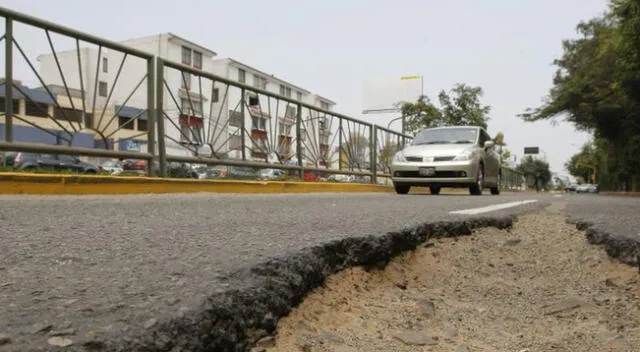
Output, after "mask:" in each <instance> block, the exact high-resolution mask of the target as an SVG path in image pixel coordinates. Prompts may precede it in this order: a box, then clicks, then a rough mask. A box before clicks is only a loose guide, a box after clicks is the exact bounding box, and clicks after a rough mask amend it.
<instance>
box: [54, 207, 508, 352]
mask: <svg viewBox="0 0 640 352" xmlns="http://www.w3.org/2000/svg"><path fill="white" fill-rule="evenodd" d="M515 221H516V216H515V215H513V216H511V215H508V216H490V217H470V218H465V219H461V220H452V221H438V222H429V223H424V224H422V225H419V226H415V227H412V228H406V229H403V230H400V231H396V232H389V233H386V234H384V235H369V236H364V237H349V238H344V239H340V240H334V241H331V242H328V243H326V244H323V245H319V246H314V247H308V248H305V249H303V250H300V251H297V252H293V253H290V254H289V255H284V256H281V257H278V258H274V259H270V260H267V261H265V262H262V263H260V264H257V265H255V266H252V267H246V268H243V269H240V270H239V271H236V272H234V273H232V274H231V275H229V276H227V277H225V278H224V279H223V280H222V283H223V284H222V285H221V287H222V286H224V288H220V289H218V290H216V291H214V292H212V294H211V295H210V296H209V297H208V298H207V299H206V300H205V301H204V302H202V303H200V304H199V305H197V306H195V307H193V309H191V310H189V311H186V312H185V311H182V312H180V313H178V314H172V315H167V316H165V317H159V319H158V322H157V324H155V325H154V326H153V327H151V328H143V327H139V328H137V329H135V330H132V331H130V332H129V333H127V334H126V335H120V336H115V335H114V336H105V339H104V340H102V341H85V342H81V341H78V343H77V344H74V345H72V346H69V347H67V348H65V351H101V352H107V351H109V352H111V351H132V352H133V351H135V352H138V351H144V352H178V351H191V352H198V351H248V350H250V349H251V347H252V346H253V345H254V344H255V342H256V341H258V340H259V339H261V338H263V337H266V336H269V335H272V334H273V333H274V332H275V330H276V324H277V322H278V320H279V319H280V318H282V317H285V316H287V315H288V314H289V312H290V311H291V310H292V309H293V308H294V307H296V306H298V305H299V304H300V303H301V302H302V301H303V299H304V298H305V297H306V296H307V294H309V293H311V292H312V291H313V290H315V289H316V288H318V287H320V286H322V285H323V284H324V283H325V280H326V279H327V278H328V277H329V276H330V275H332V274H335V273H337V272H339V271H341V270H344V269H347V268H351V267H357V266H362V267H364V268H365V269H367V270H377V269H382V268H384V267H385V266H386V265H387V263H389V262H390V261H391V260H392V259H393V258H394V257H396V256H397V255H399V254H402V253H404V252H407V251H410V250H413V249H416V248H417V247H418V246H419V245H421V244H423V243H424V242H426V241H427V240H429V239H433V238H446V237H457V236H468V235H471V234H472V233H473V230H475V229H479V228H485V227H494V228H497V229H509V228H511V227H512V226H513V224H514V222H515ZM140 325H143V324H142V323H141V324H140Z"/></svg>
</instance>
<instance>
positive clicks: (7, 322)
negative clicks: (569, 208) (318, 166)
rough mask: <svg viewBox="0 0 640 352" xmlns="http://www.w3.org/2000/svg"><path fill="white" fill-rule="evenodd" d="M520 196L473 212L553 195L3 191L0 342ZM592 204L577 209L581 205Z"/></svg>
mask: <svg viewBox="0 0 640 352" xmlns="http://www.w3.org/2000/svg"><path fill="white" fill-rule="evenodd" d="M569 198H571V199H572V200H571V202H573V198H575V199H579V198H577V197H572V196H567V199H569ZM600 198H601V197H592V198H589V200H588V201H587V200H585V201H586V202H587V203H589V201H591V200H594V201H596V200H599V199H600ZM525 199H536V200H539V201H540V202H538V203H534V204H529V205H525V206H521V207H517V208H510V209H507V210H501V211H497V212H490V213H485V214H482V215H505V214H515V213H519V212H521V211H524V210H527V209H533V208H536V207H539V206H540V205H542V204H543V203H544V202H546V201H548V200H551V199H552V198H551V196H550V195H535V194H520V195H502V196H499V197H494V196H489V195H485V196H482V197H470V196H466V195H441V196H430V195H408V196H397V195H395V194H308V195H217V194H188V195H137V196H126V197H123V196H83V197H75V196H56V197H33V196H11V197H0V203H1V204H2V207H0V221H1V222H2V226H1V227H0V321H2V322H3V323H2V325H0V334H6V335H8V336H10V337H11V340H12V343H11V344H9V345H8V346H9V347H10V348H13V349H15V350H25V349H27V348H29V349H37V348H46V347H47V339H49V338H50V337H51V336H50V335H51V334H54V335H55V334H60V333H64V335H69V337H68V338H69V339H70V340H72V341H73V342H74V343H82V342H83V341H89V340H99V339H101V338H102V337H103V336H105V335H106V334H111V333H116V334H117V333H118V332H120V331H121V332H123V333H124V332H126V331H128V330H129V329H130V328H132V327H140V326H145V325H153V324H154V322H155V319H161V316H162V315H163V314H171V313H176V312H179V311H181V310H185V309H188V308H189V307H191V306H192V305H193V304H195V303H196V302H199V301H200V300H201V299H202V298H204V297H206V296H208V295H209V294H210V293H211V292H212V291H213V290H215V289H218V288H221V287H223V286H224V283H222V282H221V281H220V280H219V278H220V277H222V276H225V275H226V274H228V273H230V272H233V271H235V270H238V269H239V268H242V267H245V266H250V265H252V264H255V263H256V262H258V261H263V260H265V259H267V258H269V257H273V256H278V255H282V254H285V253H287V252H289V251H296V250H298V249H300V248H303V247H307V246H311V245H314V244H320V243H323V242H326V241H330V240H334V239H338V238H344V237H349V236H365V235H376V234H384V233H386V232H388V231H395V230H400V229H402V228H404V227H407V226H412V225H417V224H420V223H424V222H431V221H439V220H452V219H458V218H464V217H465V216H463V215H451V214H449V212H450V211H454V210H462V209H469V208H476V207H483V206H487V205H494V204H499V203H506V202H512V201H517V200H525ZM585 199H587V198H585ZM602 199H606V198H602ZM576 204H577V206H580V204H582V203H579V202H577V203H576ZM597 208H598V207H597V206H596V207H595V208H594V207H588V206H587V207H585V208H580V209H581V211H582V213H581V214H587V213H588V212H589V211H590V210H589V209H597ZM576 209H577V208H576ZM584 209H587V210H584ZM8 350H12V349H8Z"/></svg>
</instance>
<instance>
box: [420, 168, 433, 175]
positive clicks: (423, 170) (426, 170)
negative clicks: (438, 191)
mask: <svg viewBox="0 0 640 352" xmlns="http://www.w3.org/2000/svg"><path fill="white" fill-rule="evenodd" d="M418 172H419V174H420V176H433V175H435V174H436V168H435V167H421V168H420V169H419V170H418Z"/></svg>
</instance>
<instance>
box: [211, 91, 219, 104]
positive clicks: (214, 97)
mask: <svg viewBox="0 0 640 352" xmlns="http://www.w3.org/2000/svg"><path fill="white" fill-rule="evenodd" d="M218 100H220V90H219V89H218V88H213V91H212V92H211V101H212V102H214V103H217V102H218Z"/></svg>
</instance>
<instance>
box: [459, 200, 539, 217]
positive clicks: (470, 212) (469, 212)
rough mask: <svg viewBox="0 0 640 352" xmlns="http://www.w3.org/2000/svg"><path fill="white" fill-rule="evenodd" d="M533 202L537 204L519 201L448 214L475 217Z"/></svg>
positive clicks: (529, 201)
mask: <svg viewBox="0 0 640 352" xmlns="http://www.w3.org/2000/svg"><path fill="white" fill-rule="evenodd" d="M535 202H537V200H535V199H527V200H521V201H517V202H509V203H502V204H494V205H489V206H486V207H481V208H472V209H464V210H455V211H450V212H449V214H462V215H475V214H481V213H487V212H490V211H496V210H502V209H507V208H513V207H519V206H521V205H525V204H530V203H535Z"/></svg>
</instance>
